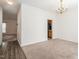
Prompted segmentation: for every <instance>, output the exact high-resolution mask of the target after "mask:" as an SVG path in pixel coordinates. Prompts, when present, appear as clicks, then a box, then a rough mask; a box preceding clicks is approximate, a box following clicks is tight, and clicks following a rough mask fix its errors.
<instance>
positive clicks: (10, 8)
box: [0, 0, 20, 14]
mask: <svg viewBox="0 0 79 59" xmlns="http://www.w3.org/2000/svg"><path fill="white" fill-rule="evenodd" d="M8 1H11V2H13V5H9V4H8V2H7V0H0V5H1V7H2V8H3V10H4V11H7V12H8V13H12V14H15V13H17V11H18V8H19V5H20V0H8Z"/></svg>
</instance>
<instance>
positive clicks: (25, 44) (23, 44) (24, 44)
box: [21, 40, 47, 47]
mask: <svg viewBox="0 0 79 59" xmlns="http://www.w3.org/2000/svg"><path fill="white" fill-rule="evenodd" d="M43 41H47V40H42V41H36V42H29V43H22V44H21V47H23V46H27V45H31V44H35V43H39V42H43Z"/></svg>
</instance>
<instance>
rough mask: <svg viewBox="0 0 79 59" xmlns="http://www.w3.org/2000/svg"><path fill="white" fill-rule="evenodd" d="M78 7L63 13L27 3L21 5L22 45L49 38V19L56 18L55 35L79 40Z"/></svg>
mask: <svg viewBox="0 0 79 59" xmlns="http://www.w3.org/2000/svg"><path fill="white" fill-rule="evenodd" d="M77 12H78V11H77V7H75V8H70V9H68V10H67V11H66V12H65V13H64V14H63V15H58V14H57V13H55V12H53V13H50V12H47V11H45V10H42V9H40V8H36V7H33V6H30V5H27V4H22V6H21V15H22V20H21V22H22V23H21V45H28V44H32V43H37V42H42V41H45V40H47V19H52V20H55V23H54V26H53V29H54V33H53V37H54V38H60V39H64V40H68V41H73V42H77V40H78V39H77V36H78V35H77V32H78V29H77V26H78V25H77V22H78V19H77V18H78V15H77Z"/></svg>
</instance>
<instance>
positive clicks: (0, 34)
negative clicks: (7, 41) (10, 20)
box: [0, 8, 2, 45]
mask: <svg viewBox="0 0 79 59" xmlns="http://www.w3.org/2000/svg"><path fill="white" fill-rule="evenodd" d="M1 42H2V8H0V45H1Z"/></svg>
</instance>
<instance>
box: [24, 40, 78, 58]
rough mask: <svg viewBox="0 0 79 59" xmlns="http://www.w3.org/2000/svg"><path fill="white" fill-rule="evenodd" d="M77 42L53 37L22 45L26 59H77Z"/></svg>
mask: <svg viewBox="0 0 79 59" xmlns="http://www.w3.org/2000/svg"><path fill="white" fill-rule="evenodd" d="M77 45H78V44H77V43H74V42H70V41H65V40H61V39H53V40H49V41H45V42H41V43H37V44H33V45H28V46H24V47H23V51H24V53H25V55H26V56H27V59H78V58H77V55H78V54H77V52H78V51H77V47H78V46H77Z"/></svg>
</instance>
